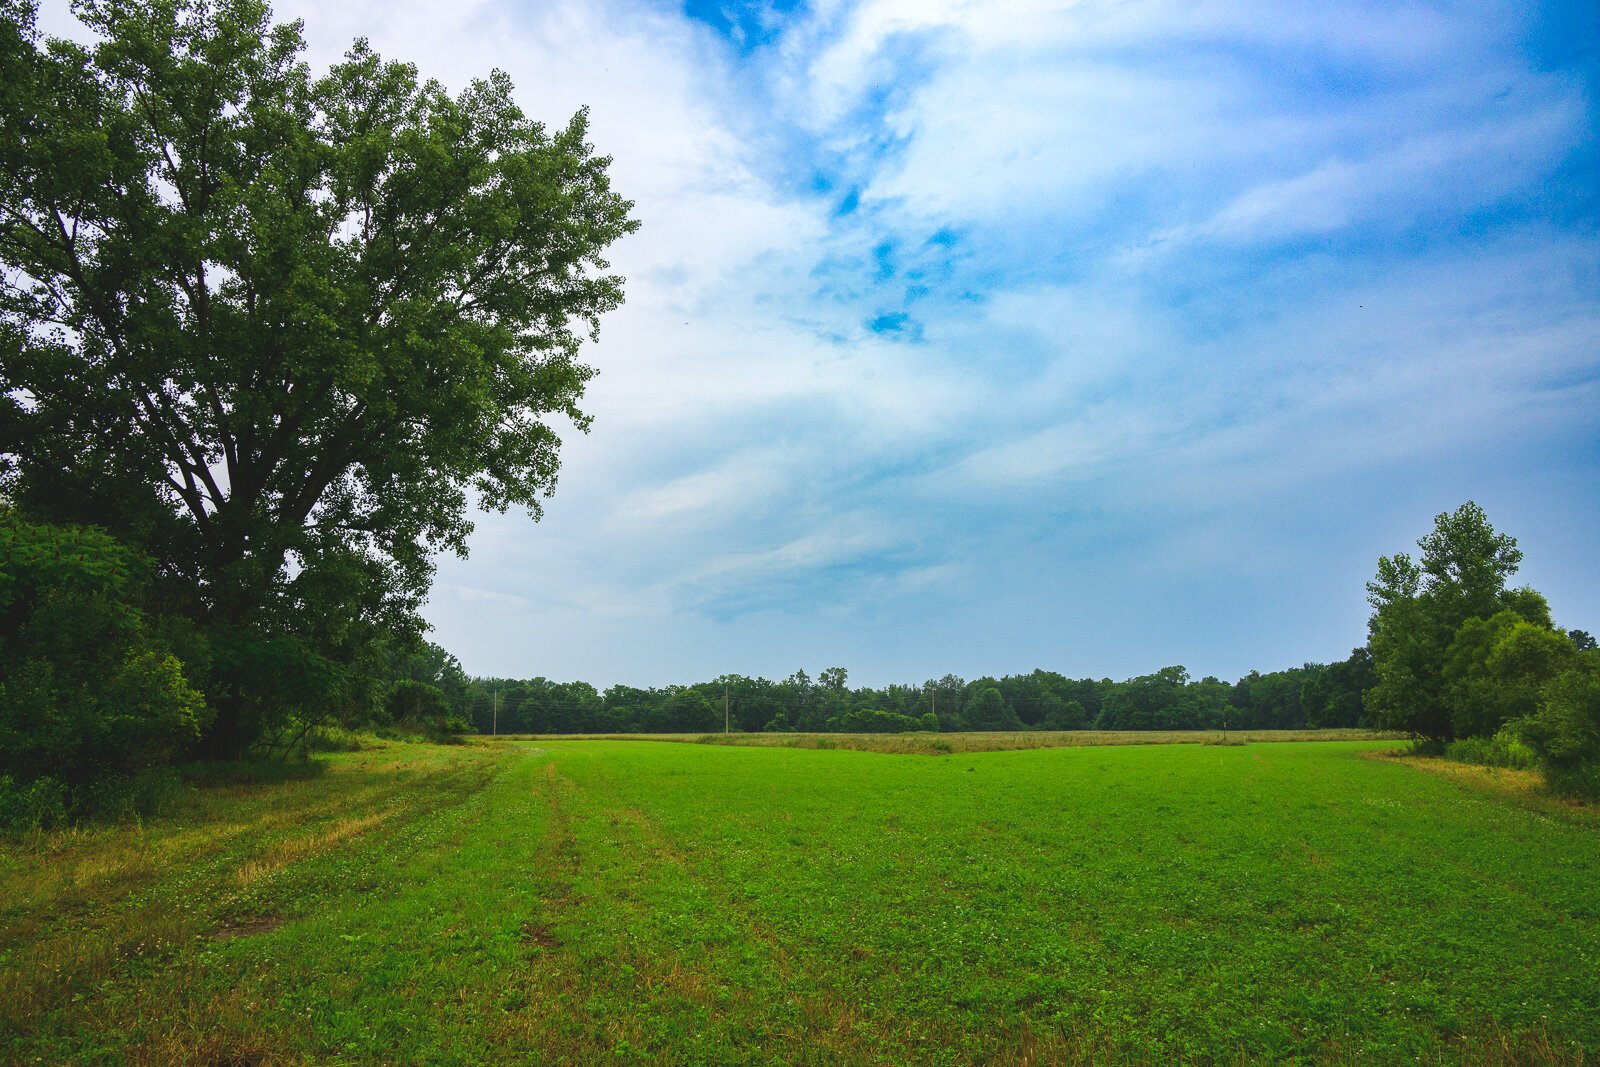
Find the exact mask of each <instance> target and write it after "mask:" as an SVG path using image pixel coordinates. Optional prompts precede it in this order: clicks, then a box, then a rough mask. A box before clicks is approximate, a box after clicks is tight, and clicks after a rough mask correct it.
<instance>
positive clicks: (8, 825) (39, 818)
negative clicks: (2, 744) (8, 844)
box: [0, 774, 67, 834]
mask: <svg viewBox="0 0 1600 1067" xmlns="http://www.w3.org/2000/svg"><path fill="white" fill-rule="evenodd" d="M66 821H67V789H66V786H64V785H62V784H61V783H60V782H58V781H56V780H55V779H54V778H35V779H34V780H33V781H31V782H29V783H27V784H26V785H24V784H22V783H20V782H18V781H17V780H16V779H15V778H12V777H11V775H9V774H0V833H8V834H21V833H34V832H37V831H40V830H49V829H51V828H52V827H55V826H59V825H61V824H62V823H64V822H66Z"/></svg>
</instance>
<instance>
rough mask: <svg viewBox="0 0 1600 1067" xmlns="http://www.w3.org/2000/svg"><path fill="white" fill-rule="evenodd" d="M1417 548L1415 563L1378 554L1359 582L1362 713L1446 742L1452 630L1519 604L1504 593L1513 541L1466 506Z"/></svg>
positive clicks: (1513, 559)
mask: <svg viewBox="0 0 1600 1067" xmlns="http://www.w3.org/2000/svg"><path fill="white" fill-rule="evenodd" d="M1418 545H1419V546H1420V547H1421V549H1422V557H1421V562H1420V564H1419V563H1417V562H1415V561H1413V560H1412V559H1411V557H1410V556H1409V555H1407V554H1405V553H1399V554H1397V555H1395V556H1385V557H1383V558H1381V559H1379V560H1378V574H1377V577H1376V578H1375V579H1374V580H1373V581H1372V582H1369V583H1368V584H1367V600H1368V602H1369V603H1370V604H1371V605H1372V607H1373V614H1372V618H1371V621H1370V622H1369V623H1368V641H1367V647H1368V648H1369V649H1370V650H1371V652H1372V663H1373V670H1374V673H1375V674H1376V677H1377V682H1376V684H1375V685H1374V686H1373V687H1372V688H1371V689H1370V690H1368V692H1367V695H1366V708H1367V712H1368V714H1369V715H1371V717H1372V718H1373V719H1374V720H1375V721H1376V722H1377V723H1378V724H1379V725H1380V726H1383V727H1384V728H1386V729H1392V730H1409V731H1411V732H1413V733H1417V734H1421V735H1423V736H1425V737H1431V738H1437V739H1449V738H1451V737H1454V736H1456V727H1455V724H1454V723H1453V722H1452V719H1451V715H1450V711H1449V708H1448V705H1447V701H1446V699H1445V693H1444V687H1445V674H1444V666H1445V660H1446V656H1447V654H1448V651H1449V648H1450V645H1451V642H1452V641H1454V640H1455V637H1456V633H1457V631H1458V630H1459V629H1460V628H1461V625H1462V624H1463V623H1465V622H1466V621H1467V620H1468V619H1473V618H1478V619H1487V618H1489V617H1490V616H1492V615H1494V614H1495V613H1496V612H1498V611H1500V610H1501V609H1503V608H1507V607H1511V606H1512V605H1513V604H1519V603H1524V602H1526V601H1527V599H1528V597H1529V594H1528V593H1524V592H1521V591H1517V590H1508V589H1507V588H1506V579H1508V578H1509V577H1510V576H1511V575H1512V574H1514V573H1515V572H1516V569H1517V565H1518V564H1519V563H1520V562H1521V561H1522V553H1521V551H1520V550H1519V549H1518V548H1517V542H1516V539H1515V538H1512V537H1507V536H1505V535H1503V534H1498V533H1496V532H1495V531H1494V528H1493V527H1492V526H1490V525H1489V521H1488V518H1487V517H1486V516H1485V515H1484V513H1483V509H1482V508H1480V507H1478V505H1476V504H1474V503H1473V502H1472V501H1470V500H1469V501H1468V502H1467V503H1465V504H1463V505H1461V507H1459V508H1457V509H1456V510H1455V511H1454V512H1449V513H1441V514H1439V515H1438V516H1436V517H1435V518H1434V529H1433V532H1432V533H1430V534H1428V535H1427V536H1425V537H1423V538H1422V539H1421V540H1420V541H1419V542H1418ZM1533 595H1536V594H1533ZM1524 606H1525V603H1524Z"/></svg>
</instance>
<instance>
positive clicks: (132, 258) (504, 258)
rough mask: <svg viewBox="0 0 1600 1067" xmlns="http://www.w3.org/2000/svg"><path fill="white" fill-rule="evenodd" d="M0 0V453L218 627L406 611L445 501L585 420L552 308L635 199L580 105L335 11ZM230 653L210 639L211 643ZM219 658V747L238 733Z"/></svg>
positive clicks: (302, 629) (462, 525)
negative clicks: (57, 23) (309, 54)
mask: <svg viewBox="0 0 1600 1067" xmlns="http://www.w3.org/2000/svg"><path fill="white" fill-rule="evenodd" d="M75 10H76V11H77V12H78V13H79V15H80V17H81V18H82V19H83V21H84V22H85V23H86V24H87V26H88V27H89V28H90V29H92V30H93V31H95V33H96V34H97V35H98V38H99V40H98V43H96V44H95V45H93V46H92V47H85V46H83V45H79V44H76V43H72V42H68V41H62V40H45V39H42V38H41V36H40V34H39V33H38V31H37V29H36V21H35V10H34V6H33V4H32V3H31V2H30V0H0V86H3V88H0V93H3V100H0V104H3V106H0V265H3V267H4V278H3V281H0V346H3V349H0V353H3V356H4V359H3V364H0V366H3V369H0V398H3V399H0V478H3V488H4V491H5V492H6V493H7V494H8V495H9V496H10V497H11V498H12V499H13V500H14V501H15V503H16V504H17V506H18V507H19V508H21V509H23V510H24V511H25V512H26V513H28V514H30V515H32V516H36V517H39V518H43V519H48V520H50V521H55V522H67V523H92V524H96V525H99V526H102V527H105V528H106V529H108V530H110V531H111V532H112V533H113V534H114V535H115V536H116V537H118V538H119V539H120V540H122V541H123V542H124V543H126V544H128V545H129V546H130V547H131V548H133V549H135V550H137V551H139V552H142V553H144V554H147V555H148V556H150V557H151V558H152V559H153V560H154V561H155V564H156V569H157V576H158V578H159V579H160V580H161V582H162V586H161V588H162V590H163V594H162V595H163V596H164V597H165V598H166V600H167V602H168V605H169V607H171V608H172V610H174V611H177V612H181V613H183V614H186V615H188V616H189V617H191V618H193V619H195V620H196V621H197V622H199V623H201V624H202V625H203V626H205V627H206V628H208V630H209V631H210V632H213V633H216V634H221V635H231V636H229V638H228V639H229V640H230V642H231V643H232V644H233V645H234V646H241V647H242V646H248V645H252V644H260V643H261V642H270V641H274V640H279V639H283V638H287V639H291V640H292V641H294V642H298V643H299V644H300V645H301V646H302V647H303V649H304V650H306V651H307V652H308V653H310V652H314V653H316V654H318V655H325V656H326V657H328V658H329V659H330V661H332V662H349V661H351V660H353V659H354V658H356V657H357V656H358V655H359V651H358V650H359V649H360V648H362V647H365V646H366V645H369V644H370V643H371V641H372V640H373V639H374V637H375V635H376V634H377V633H379V632H384V631H387V632H401V633H406V632H409V633H412V634H415V633H417V632H420V628H421V624H420V621H419V620H418V618H417V615H416V608H417V607H418V605H419V604H420V602H421V599H422V597H423V596H424V595H425V593H426V590H427V588H428V584H429V580H430V578H431V573H432V565H431V562H430V559H431V556H432V554H433V553H435V552H437V551H439V550H442V549H451V550H455V551H457V552H464V551H465V546H466V537H467V535H468V533H469V532H470V530H471V528H472V524H471V522H470V521H469V518H468V511H469V504H471V503H478V504H481V505H484V506H487V507H491V508H497V509H501V510H504V509H506V508H507V507H509V506H513V505H515V506H519V507H524V508H527V509H528V510H529V511H530V512H531V513H532V514H533V516H534V517H535V518H537V517H538V515H539V512H540V501H541V500H542V499H543V498H544V497H545V496H547V495H548V494H549V493H550V492H551V491H552V489H553V487H554V485H555V482H556V476H557V471H558V468H559V456H558V449H559V445H560V438H559V435H558V430H557V425H556V424H553V423H552V421H551V419H552V417H554V418H555V419H557V420H564V421H565V422H566V423H567V424H569V425H571V426H573V427H575V428H577V429H580V430H581V429H585V428H587V426H588V417H587V416H586V415H585V414H584V413H583V412H582V410H581V409H580V408H579V406H578V405H579V401H580V399H581V397H582V394H583V390H584V386H585V383H586V382H587V381H588V380H589V378H590V377H591V376H592V374H593V373H594V372H593V370H592V369H591V368H589V367H587V366H585V365H584V364H583V363H582V362H581V361H580V360H579V346H580V342H581V339H582V338H583V337H584V336H585V335H587V336H590V337H593V336H595V335H596V331H597V330H598V323H599V318H600V316H601V315H602V314H603V313H604V312H606V311H608V310H610V309H612V308H615V307H616V306H617V305H618V304H619V303H620V301H621V299H622V279H620V278H619V277H616V276H615V275H612V274H608V273H606V271H607V268H608V264H607V263H606V260H605V259H604V258H603V253H604V250H605V249H606V248H607V246H609V245H610V244H611V243H612V242H614V241H615V240H617V239H618V238H619V237H621V236H623V235H624V234H627V233H629V232H631V231H632V230H633V229H635V228H636V225H637V224H636V223H635V222H634V221H633V220H632V219H630V218H629V210H630V208H631V206H632V205H631V204H630V203H629V202H628V201H626V200H624V199H622V198H621V197H620V196H619V195H617V194H616V193H614V192H613V191H612V189H611V187H610V184H609V180H608V177H607V167H608V164H609V162H610V161H609V159H608V158H607V157H605V156H601V155H597V154H596V153H595V151H594V149H593V148H592V147H591V146H590V145H589V144H588V143H587V141H586V119H587V117H586V114H585V113H584V112H581V111H580V112H579V113H578V114H576V115H574V116H573V117H572V119H571V120H570V121H569V122H567V123H566V124H565V125H564V126H561V127H559V128H556V129H554V130H547V129H546V128H545V127H544V126H543V125H541V124H540V123H538V122H535V121H533V120H531V119H529V118H528V117H527V116H525V115H524V114H523V112H522V111H521V109H520V108H519V107H518V106H517V105H516V103H515V102H514V101H513V99H512V86H511V83H510V81H509V79H508V78H507V77H506V76H505V75H504V74H503V73H501V72H499V71H496V72H493V73H491V74H490V75H489V76H488V77H486V78H484V79H482V80H478V81H474V82H473V83H472V84H470V85H469V86H467V87H466V88H465V89H463V90H462V91H460V92H458V93H455V94H451V93H449V92H447V91H446V90H445V89H444V87H443V86H441V85H440V84H438V83H437V82H433V81H423V80H420V79H419V76H418V73H417V71H416V69H415V68H414V67H412V66H410V65H408V64H404V63H397V62H389V61H385V60H383V59H381V58H380V57H379V56H378V55H376V54H375V53H374V52H373V51H372V50H371V48H370V47H369V46H368V45H367V43H366V42H365V41H357V42H356V43H355V44H354V46H353V47H352V48H351V50H350V51H349V53H348V55H347V57H346V59H345V61H344V62H342V63H340V64H338V65H337V66H335V67H334V68H333V69H332V70H330V71H328V72H327V73H326V74H325V75H323V76H320V77H316V76H313V74H312V72H311V71H310V69H309V68H308V67H307V65H306V64H305V63H304V62H303V61H302V60H301V58H300V53H301V51H302V49H303V42H302V39H301V32H300V26H299V24H298V23H291V24H287V25H276V26H274V25H272V24H271V21H270V10H269V8H268V6H267V5H266V4H265V3H263V2H261V0H151V2H141V3H137V4H136V3H131V2H128V0H87V2H84V3H82V4H79V5H77V6H76V8H75ZM250 658H251V656H250V655H248V654H242V659H243V660H249V659H250ZM240 660H241V656H233V657H219V658H218V661H217V672H218V673H216V674H215V675H214V676H213V677H212V678H211V679H210V681H209V684H208V686H207V695H208V697H209V698H210V699H211V700H212V702H213V703H214V704H215V705H216V706H217V712H218V714H217V719H216V725H215V727H214V729H213V736H214V737H215V738H216V739H217V740H218V741H219V742H220V745H219V747H223V748H226V747H231V746H233V745H236V744H238V743H240V742H241V741H242V740H244V739H245V738H244V737H243V736H242V734H243V732H245V728H244V726H243V717H242V714H241V712H240V710H239V708H240V706H241V704H242V703H245V702H247V701H245V698H244V694H243V693H242V690H243V689H247V688H248V687H249V679H248V678H247V677H246V676H245V674H243V673H237V672H236V673H235V674H233V675H229V673H228V671H227V669H226V668H227V664H228V663H232V662H239V661H240Z"/></svg>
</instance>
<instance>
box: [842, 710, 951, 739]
mask: <svg viewBox="0 0 1600 1067" xmlns="http://www.w3.org/2000/svg"><path fill="white" fill-rule="evenodd" d="M929 720H932V725H931V726H930V725H929ZM828 729H829V730H833V731H836V732H838V733H846V734H903V733H910V732H912V731H914V730H935V731H936V730H938V729H939V720H938V718H937V717H935V716H933V715H932V714H929V715H925V716H922V717H920V718H913V717H912V716H910V715H899V714H896V713H895V712H892V711H879V710H878V709H876V708H857V709H856V710H855V711H847V712H845V713H844V714H843V715H837V716H835V717H834V718H832V719H829V720H828Z"/></svg>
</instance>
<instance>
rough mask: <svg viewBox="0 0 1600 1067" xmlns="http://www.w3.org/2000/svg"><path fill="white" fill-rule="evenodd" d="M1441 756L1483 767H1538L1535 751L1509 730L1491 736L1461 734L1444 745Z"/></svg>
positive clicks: (1518, 768)
mask: <svg viewBox="0 0 1600 1067" xmlns="http://www.w3.org/2000/svg"><path fill="white" fill-rule="evenodd" d="M1444 755H1445V757H1446V758H1448V759H1453V760H1456V761H1458V762H1460V763H1476V764H1479V765H1481V766H1484V767H1509V768H1512V769H1513V770H1533V769H1534V768H1536V767H1538V766H1539V755H1538V753H1536V752H1535V751H1534V750H1533V749H1531V748H1529V747H1528V746H1527V745H1526V744H1524V743H1523V742H1522V740H1521V739H1520V738H1519V737H1518V736H1517V735H1516V734H1515V733H1514V732H1511V731H1509V730H1501V731H1500V732H1499V733H1497V734H1495V735H1494V736H1493V737H1463V738H1460V739H1458V740H1455V741H1451V742H1450V743H1449V744H1448V745H1446V746H1445V747H1444Z"/></svg>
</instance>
